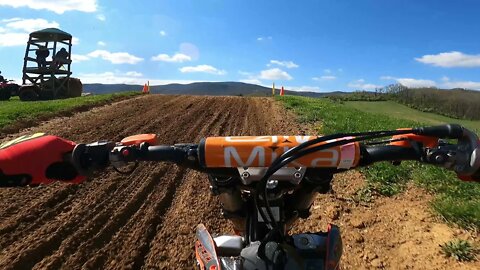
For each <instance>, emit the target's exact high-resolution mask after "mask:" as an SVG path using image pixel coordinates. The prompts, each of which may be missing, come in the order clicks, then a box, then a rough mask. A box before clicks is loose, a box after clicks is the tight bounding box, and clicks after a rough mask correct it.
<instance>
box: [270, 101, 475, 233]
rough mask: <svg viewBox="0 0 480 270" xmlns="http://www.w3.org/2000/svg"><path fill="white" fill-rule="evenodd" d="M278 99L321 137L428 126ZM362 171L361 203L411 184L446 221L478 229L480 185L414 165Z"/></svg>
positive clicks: (325, 103) (317, 103)
mask: <svg viewBox="0 0 480 270" xmlns="http://www.w3.org/2000/svg"><path fill="white" fill-rule="evenodd" d="M277 99H278V100H279V101H281V102H282V103H283V104H284V105H285V107H286V108H287V109H289V110H293V111H294V112H295V113H296V114H297V115H299V116H300V119H301V121H302V122H305V123H311V124H315V127H316V128H317V129H318V131H319V133H323V134H331V133H337V132H355V131H368V130H384V129H396V128H400V127H413V126H419V125H428V124H430V123H420V122H417V121H412V120H407V119H402V118H397V117H392V116H387V115H385V114H376V113H369V112H364V111H361V110H357V109H355V108H353V107H352V106H350V105H343V104H339V103H335V102H333V101H331V100H329V99H313V98H303V97H293V96H285V97H277ZM376 103H378V102H376ZM376 103H375V104H376ZM420 120H421V119H420ZM361 171H362V173H363V174H364V175H365V176H366V178H367V183H366V186H365V187H364V188H363V189H361V190H359V191H358V198H360V199H361V200H368V199H369V197H370V195H371V194H373V193H378V194H382V195H386V196H390V195H394V194H396V193H398V192H402V190H403V189H404V188H405V187H406V184H407V182H408V181H411V180H413V181H414V182H415V183H416V184H417V185H419V186H422V187H424V188H426V189H427V190H429V191H431V192H434V193H436V194H437V196H436V199H435V200H434V201H433V202H432V207H433V209H435V210H436V211H437V213H438V214H439V215H440V216H441V217H443V218H444V219H445V220H446V221H449V222H453V223H456V224H458V225H460V226H462V227H466V228H474V229H479V228H480V199H479V198H480V185H479V184H476V183H465V182H461V181H459V180H458V179H457V178H456V176H455V174H454V173H452V172H449V171H446V170H444V169H441V168H437V167H433V166H427V165H421V164H418V163H415V162H403V163H402V164H401V165H400V166H393V165H391V164H390V163H387V162H383V163H377V164H375V165H374V166H370V167H368V168H362V169H361Z"/></svg>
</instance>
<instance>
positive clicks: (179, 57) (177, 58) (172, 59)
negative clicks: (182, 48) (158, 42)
mask: <svg viewBox="0 0 480 270" xmlns="http://www.w3.org/2000/svg"><path fill="white" fill-rule="evenodd" d="M152 61H162V62H169V63H183V62H188V61H192V58H191V57H190V56H188V55H186V54H183V53H176V54H174V55H172V56H169V55H168V54H159V55H157V56H153V57H152Z"/></svg>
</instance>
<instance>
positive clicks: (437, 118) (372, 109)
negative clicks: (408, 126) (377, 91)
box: [345, 101, 480, 131]
mask: <svg viewBox="0 0 480 270" xmlns="http://www.w3.org/2000/svg"><path fill="white" fill-rule="evenodd" d="M345 104H346V105H348V106H349V107H352V108H355V109H358V110H360V111H364V112H369V113H379V114H388V115H389V116H391V117H395V118H401V119H406V120H412V121H418V122H421V123H425V124H431V125H439V124H445V123H457V124H461V125H463V126H465V127H467V128H470V129H472V130H476V131H480V121H471V120H462V119H455V118H450V117H446V116H443V115H439V114H435V113H427V112H422V111H418V110H415V109H412V108H409V107H407V106H405V105H402V104H399V103H396V102H394V101H377V102H368V101H347V102H345Z"/></svg>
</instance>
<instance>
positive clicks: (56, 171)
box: [45, 161, 78, 181]
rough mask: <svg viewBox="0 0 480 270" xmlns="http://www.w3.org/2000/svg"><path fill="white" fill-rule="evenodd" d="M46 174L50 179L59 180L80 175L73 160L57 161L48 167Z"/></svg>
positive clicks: (66, 179) (70, 178)
mask: <svg viewBox="0 0 480 270" xmlns="http://www.w3.org/2000/svg"><path fill="white" fill-rule="evenodd" d="M45 176H46V177H47V178H48V179H55V180H59V181H70V180H73V179H75V177H77V176H78V172H77V169H76V168H75V166H74V165H73V164H72V163H71V162H67V161H62V162H55V163H53V164H51V165H50V166H48V167H47V170H46V172H45Z"/></svg>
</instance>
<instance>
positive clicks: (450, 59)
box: [415, 51, 480, 67]
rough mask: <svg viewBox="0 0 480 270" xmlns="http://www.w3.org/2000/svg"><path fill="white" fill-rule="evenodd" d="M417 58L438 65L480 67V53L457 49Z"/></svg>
mask: <svg viewBox="0 0 480 270" xmlns="http://www.w3.org/2000/svg"><path fill="white" fill-rule="evenodd" d="M415 60H417V61H418V62H421V63H424V64H428V65H433V66H437V67H480V54H477V55H471V54H464V53H462V52H457V51H452V52H444V53H439V54H429V55H424V56H422V57H420V58H415Z"/></svg>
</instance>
